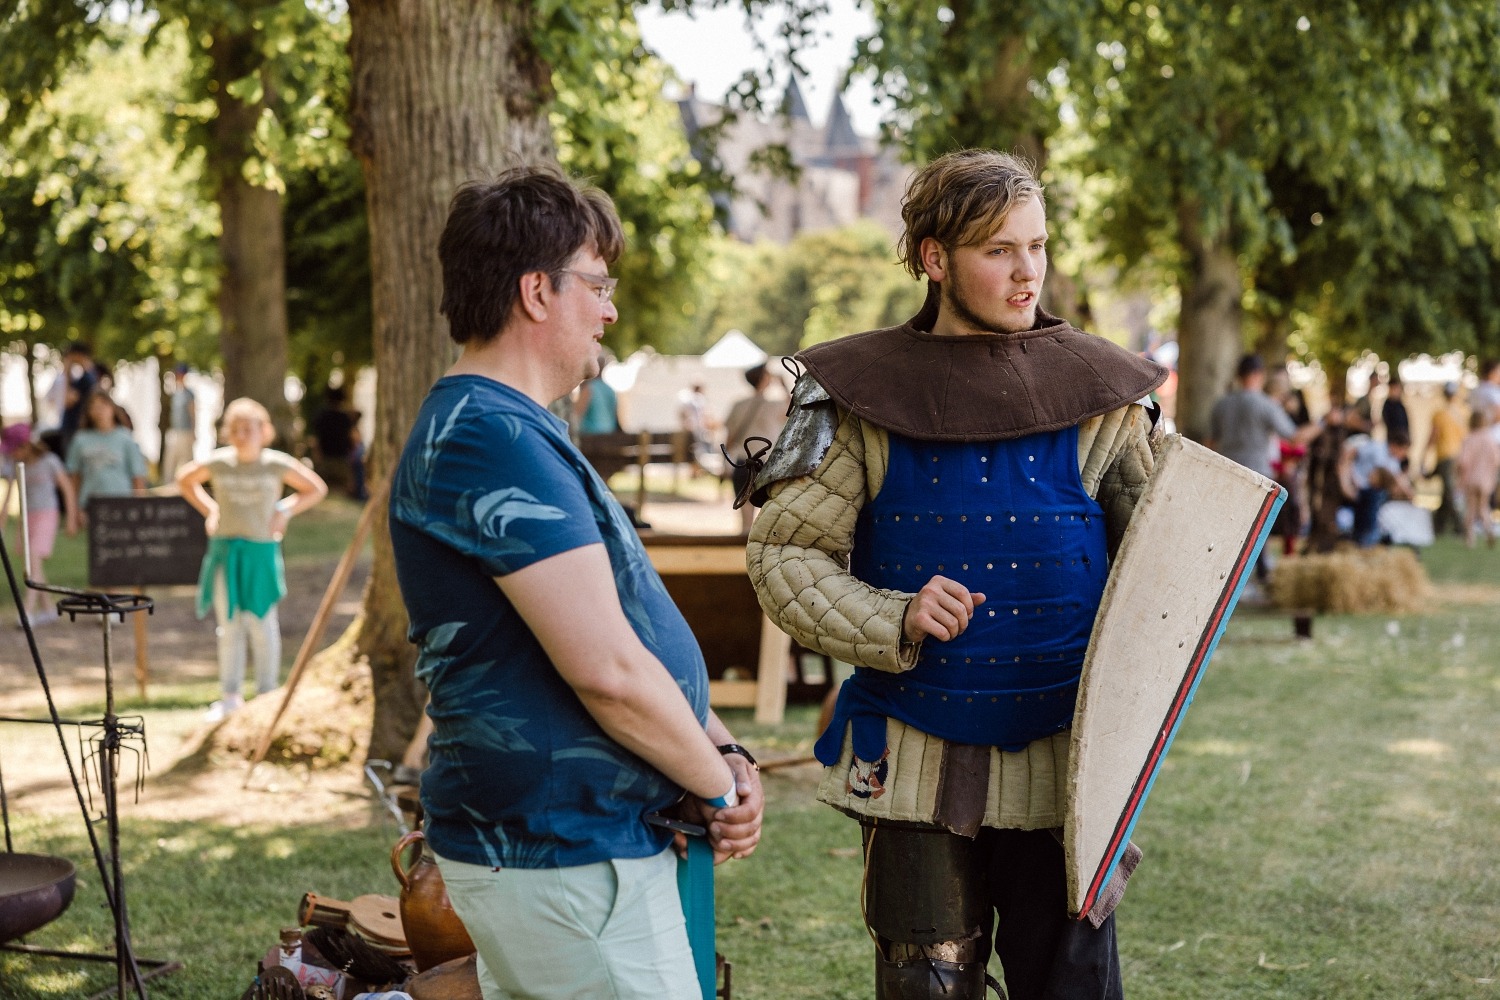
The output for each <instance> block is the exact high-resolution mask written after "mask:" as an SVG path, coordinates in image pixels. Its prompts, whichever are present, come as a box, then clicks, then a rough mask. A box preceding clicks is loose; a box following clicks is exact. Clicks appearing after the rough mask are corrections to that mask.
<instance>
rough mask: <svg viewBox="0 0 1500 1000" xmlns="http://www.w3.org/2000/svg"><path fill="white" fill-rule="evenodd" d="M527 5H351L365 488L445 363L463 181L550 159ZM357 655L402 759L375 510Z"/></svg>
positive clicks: (380, 754)
mask: <svg viewBox="0 0 1500 1000" xmlns="http://www.w3.org/2000/svg"><path fill="white" fill-rule="evenodd" d="M530 10H531V8H530V5H529V4H522V3H514V2H508V0H350V3H349V13H350V17H351V26H352V31H353V34H352V36H351V38H350V41H349V50H350V54H351V56H352V58H353V65H354V99H353V103H354V130H353V139H352V143H353V146H354V152H355V154H356V155H357V156H358V157H359V159H360V162H361V164H362V165H363V167H364V172H365V192H366V202H367V205H368V207H369V219H370V265H371V274H372V278H373V285H374V313H375V320H374V327H375V330H374V335H375V371H376V378H377V385H378V391H377V397H376V405H375V433H374V440H373V442H372V447H371V463H370V465H371V473H372V482H375V483H380V482H384V481H385V479H386V478H387V477H388V476H389V474H390V470H391V467H392V466H393V464H394V463H395V460H396V459H397V457H399V455H400V451H401V447H402V445H403V444H404V443H405V440H406V436H407V433H408V432H409V431H410V429H411V425H412V422H413V420H414V419H415V418H416V414H417V410H418V408H419V407H420V406H421V403H422V398H423V396H424V395H425V394H426V392H427V389H428V387H429V386H431V385H432V383H433V382H434V381H436V380H437V378H438V377H439V376H441V375H442V373H443V372H444V371H445V370H446V369H447V367H448V366H449V364H451V362H452V360H453V357H454V351H453V348H452V343H451V341H450V340H449V339H448V335H447V323H446V322H445V321H444V319H443V318H442V316H441V314H440V313H439V312H438V305H439V303H440V301H441V298H442V287H441V272H440V270H439V267H438V260H437V244H438V237H439V235H440V234H441V233H442V228H443V223H444V221H445V220H446V218H447V209H448V201H449V199H450V198H451V197H452V195H453V192H454V190H455V189H456V188H457V187H458V186H459V185H460V184H461V183H463V182H464V181H468V180H480V179H484V178H486V177H490V176H493V175H494V174H495V173H497V172H498V171H499V170H501V169H503V168H505V167H508V166H513V165H516V164H520V163H527V162H538V161H541V160H550V159H552V158H553V146H552V136H551V133H550V131H549V128H548V123H547V116H546V109H547V102H548V101H549V100H550V99H551V96H552V95H551V73H550V71H549V69H548V67H547V66H546V65H545V64H544V63H543V62H542V61H541V60H540V59H539V58H538V56H537V55H536V52H535V50H534V49H533V47H532V45H531V40H530V39H531V25H530V23H529V19H530ZM374 538H375V563H374V567H373V570H372V572H371V576H370V583H369V589H368V590H367V591H366V592H365V613H364V616H363V624H362V626H361V627H360V632H359V635H358V637H357V649H358V651H359V652H360V653H361V654H363V655H364V656H367V657H368V658H369V663H370V670H371V673H372V674H373V677H374V683H375V721H374V727H373V731H372V733H371V738H370V756H371V757H376V758H385V759H388V760H399V759H400V757H401V754H402V752H403V750H404V749H405V746H406V744H407V742H408V741H409V740H410V738H411V735H412V733H413V732H414V731H415V730H416V725H417V720H418V718H419V716H420V713H421V709H422V704H423V702H422V693H421V691H420V689H419V685H418V684H417V682H416V681H415V680H414V679H413V676H412V669H411V668H412V662H413V659H414V653H415V650H414V649H413V647H412V646H411V644H410V643H409V642H407V639H406V628H407V619H406V609H405V608H404V607H403V605H402V603H401V594H400V591H399V590H398V589H397V585H396V572H395V562H394V560H393V559H392V556H391V543H390V533H389V530H388V528H387V525H386V522H385V513H384V511H382V512H381V518H380V521H379V522H378V523H377V527H376V530H375V533H374Z"/></svg>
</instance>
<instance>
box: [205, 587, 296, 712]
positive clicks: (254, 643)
mask: <svg viewBox="0 0 1500 1000" xmlns="http://www.w3.org/2000/svg"><path fill="white" fill-rule="evenodd" d="M214 618H215V619H216V620H217V621H218V623H219V626H218V629H217V630H216V633H217V635H218V637H219V688H220V690H222V691H223V692H224V694H225V696H226V697H231V698H238V697H240V690H241V688H243V687H244V685H245V657H246V654H247V653H248V654H249V656H250V658H251V659H252V660H254V661H255V693H256V694H265V693H266V692H267V691H274V690H275V689H276V685H277V684H278V683H279V682H280V680H281V619H280V618H278V617H277V615H276V606H275V605H274V604H273V605H272V606H271V608H270V610H268V611H267V612H266V613H265V615H264V616H259V615H252V614H251V613H250V612H248V611H246V610H244V609H243V608H241V609H240V610H239V611H236V612H235V613H234V617H233V618H231V617H229V590H228V587H227V585H226V584H225V583H224V571H223V570H222V569H221V570H219V571H218V572H217V573H215V574H214Z"/></svg>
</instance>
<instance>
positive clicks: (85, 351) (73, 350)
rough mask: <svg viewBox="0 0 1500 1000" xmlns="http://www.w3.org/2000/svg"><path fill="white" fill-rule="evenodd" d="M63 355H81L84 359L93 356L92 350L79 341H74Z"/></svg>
mask: <svg viewBox="0 0 1500 1000" xmlns="http://www.w3.org/2000/svg"><path fill="white" fill-rule="evenodd" d="M63 353H64V354H82V355H83V356H84V357H86V358H92V357H93V356H94V349H93V348H92V347H90V346H89V345H88V344H85V343H84V342H83V341H81V340H75V341H73V342H72V343H70V344H69V345H68V349H67V350H66V351H64V352H63Z"/></svg>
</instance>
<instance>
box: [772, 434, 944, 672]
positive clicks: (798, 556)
mask: <svg viewBox="0 0 1500 1000" xmlns="http://www.w3.org/2000/svg"><path fill="white" fill-rule="evenodd" d="M886 449H887V445H886V441H885V437H884V435H883V434H882V433H881V432H879V430H878V429H876V428H867V427H865V426H864V424H863V423H862V422H861V421H860V420H859V419H858V418H857V417H854V416H852V415H850V414H848V413H841V415H840V421H839V427H838V431H837V433H836V434H835V435H834V439H833V444H832V445H831V446H830V447H829V449H828V453H827V454H826V455H824V456H823V461H822V463H821V464H820V465H819V466H818V468H817V469H816V470H815V471H814V472H813V474H812V475H810V476H799V477H797V478H795V479H788V480H784V481H782V482H780V483H777V484H776V485H775V486H773V487H772V488H771V491H770V495H769V496H768V498H767V500H766V503H765V505H764V506H763V507H762V508H761V513H760V516H759V517H757V518H756V519H755V524H754V526H753V527H752V528H751V530H750V542H749V545H748V546H747V547H746V550H745V564H746V567H747V569H748V570H749V573H750V582H751V583H752V584H753V585H754V586H755V593H756V596H757V597H758V598H759V599H760V605H761V607H762V608H763V609H764V610H765V612H766V615H767V616H768V617H769V618H770V619H771V620H772V621H773V622H775V623H776V624H777V625H778V626H779V627H780V628H781V629H782V631H784V632H786V633H787V634H788V635H790V636H791V637H792V638H793V639H795V640H797V642H799V643H801V644H802V645H804V646H806V647H807V648H809V649H815V650H818V651H819V652H822V653H826V654H828V655H829V656H832V657H834V658H835V659H838V660H842V661H844V662H845V663H853V664H855V665H858V666H863V667H872V668H874V669H876V670H888V671H892V672H899V671H903V670H909V669H911V668H912V667H913V666H914V665H915V664H916V660H917V651H918V649H919V648H920V647H919V646H918V645H917V644H914V643H904V642H902V640H901V621H902V618H903V617H904V616H905V614H906V606H907V604H908V603H909V602H910V601H911V599H912V595H911V594H906V593H901V592H900V591H894V590H880V589H878V588H875V587H871V586H870V585H868V584H866V583H863V582H862V581H860V580H858V579H856V578H855V577H854V576H853V575H851V574H850V572H849V552H850V550H851V548H852V547H853V541H854V529H855V525H856V522H857V521H858V519H859V512H860V510H861V509H862V508H863V507H864V505H865V503H866V501H867V500H868V499H869V497H871V496H873V495H874V493H875V492H876V491H878V490H879V489H880V484H881V482H882V481H883V478H884V472H885V457H886Z"/></svg>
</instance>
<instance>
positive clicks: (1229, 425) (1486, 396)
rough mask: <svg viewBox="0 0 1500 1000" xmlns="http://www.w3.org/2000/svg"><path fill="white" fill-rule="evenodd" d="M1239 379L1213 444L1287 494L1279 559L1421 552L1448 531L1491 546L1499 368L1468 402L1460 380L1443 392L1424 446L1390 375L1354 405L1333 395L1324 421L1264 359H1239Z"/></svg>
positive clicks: (1278, 528) (1499, 446) (1499, 365)
mask: <svg viewBox="0 0 1500 1000" xmlns="http://www.w3.org/2000/svg"><path fill="white" fill-rule="evenodd" d="M1236 376H1237V377H1236V381H1235V387H1234V389H1233V390H1232V391H1230V392H1229V393H1228V394H1226V395H1225V396H1223V397H1222V398H1221V399H1220V400H1219V402H1218V403H1217V404H1216V406H1215V408H1214V411H1213V418H1212V436H1211V439H1210V441H1209V444H1210V445H1211V446H1212V447H1214V448H1215V449H1216V450H1218V451H1219V452H1220V453H1222V454H1224V455H1225V456H1226V457H1229V458H1232V459H1234V460H1235V461H1237V462H1239V463H1240V464H1242V465H1245V466H1247V467H1249V468H1251V469H1254V470H1255V471H1257V472H1260V473H1262V474H1264V475H1267V476H1270V477H1272V478H1274V479H1275V480H1276V481H1277V482H1279V483H1280V484H1281V485H1283V486H1285V487H1286V488H1287V490H1288V492H1289V494H1290V496H1289V498H1288V502H1287V503H1286V504H1285V505H1284V506H1283V508H1282V511H1281V515H1280V517H1279V519H1278V521H1277V523H1276V525H1275V529H1274V531H1275V535H1276V536H1277V537H1279V538H1280V540H1281V541H1280V545H1279V546H1278V547H1277V548H1279V551H1280V553H1281V554H1283V555H1289V554H1292V553H1294V552H1297V551H1307V552H1314V553H1320V552H1328V551H1331V550H1332V549H1334V548H1335V547H1336V546H1337V545H1338V544H1339V543H1341V542H1347V543H1352V544H1354V545H1357V546H1361V547H1365V546H1371V545H1377V544H1408V545H1413V546H1422V545H1426V544H1429V543H1430V542H1431V541H1432V540H1433V538H1434V537H1435V536H1436V535H1440V534H1446V533H1452V534H1457V535H1461V536H1462V537H1463V538H1464V539H1465V540H1466V542H1467V543H1468V544H1469V545H1470V546H1474V545H1476V544H1477V543H1478V541H1479V539H1480V538H1481V537H1482V538H1483V539H1484V540H1485V542H1486V544H1488V545H1490V546H1493V545H1494V544H1495V537H1496V530H1495V523H1494V514H1493V510H1494V504H1495V495H1496V483H1497V479H1500V361H1494V360H1491V361H1485V362H1484V363H1483V364H1482V365H1481V366H1480V369H1479V380H1478V382H1477V384H1476V385H1475V387H1474V388H1473V389H1472V390H1471V391H1470V392H1468V393H1467V394H1465V392H1464V390H1463V387H1462V386H1461V385H1460V383H1458V382H1456V381H1451V382H1448V383H1447V384H1445V385H1444V386H1443V387H1442V397H1443V398H1442V404H1441V406H1440V407H1439V408H1438V409H1436V410H1435V411H1434V412H1433V414H1432V417H1431V420H1430V427H1429V429H1428V431H1427V437H1426V440H1425V441H1424V442H1423V444H1422V446H1421V447H1420V448H1417V447H1415V446H1414V443H1413V440H1412V420H1411V415H1410V413H1409V412H1408V409H1407V401H1406V387H1405V386H1404V385H1403V384H1402V382H1401V378H1400V375H1399V373H1397V372H1396V370H1395V368H1394V366H1393V367H1392V368H1391V369H1390V372H1389V375H1388V376H1387V377H1386V378H1382V376H1381V374H1380V373H1379V372H1378V371H1377V372H1376V374H1375V375H1374V376H1373V377H1372V379H1371V382H1370V388H1369V391H1368V392H1366V393H1365V394H1364V395H1362V396H1360V397H1358V398H1355V399H1350V398H1349V397H1348V394H1347V393H1346V392H1344V391H1342V387H1341V386H1333V387H1331V390H1332V391H1331V395H1330V399H1329V406H1328V409H1327V411H1326V412H1325V413H1324V414H1323V415H1322V416H1321V418H1320V419H1318V420H1313V419H1312V417H1311V414H1310V413H1309V410H1308V405H1307V400H1306V398H1305V396H1304V394H1303V392H1302V391H1301V390H1300V389H1298V388H1295V387H1294V386H1292V384H1291V382H1290V380H1289V379H1288V377H1287V374H1286V372H1285V371H1283V370H1279V371H1275V372H1270V373H1268V372H1267V371H1266V368H1265V365H1264V363H1263V362H1262V361H1261V359H1260V358H1259V357H1258V356H1256V355H1253V354H1251V355H1246V356H1245V357H1244V358H1242V359H1241V361H1240V364H1239V368H1238V370H1237V373H1236ZM1465 397H1467V398H1465ZM1377 404H1378V405H1377ZM1424 479H1426V480H1434V481H1435V482H1436V485H1437V487H1438V489H1439V491H1440V499H1439V502H1438V505H1437V507H1436V510H1434V511H1430V512H1429V511H1428V509H1427V508H1426V507H1423V506H1419V505H1418V504H1416V503H1415V502H1414V501H1415V499H1416V495H1417V492H1418V484H1419V482H1420V481H1421V480H1424ZM1268 548H1269V547H1268ZM1264 572H1265V567H1264V566H1263V567H1261V569H1260V574H1261V576H1262V577H1263V575H1264Z"/></svg>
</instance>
